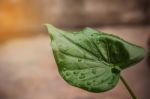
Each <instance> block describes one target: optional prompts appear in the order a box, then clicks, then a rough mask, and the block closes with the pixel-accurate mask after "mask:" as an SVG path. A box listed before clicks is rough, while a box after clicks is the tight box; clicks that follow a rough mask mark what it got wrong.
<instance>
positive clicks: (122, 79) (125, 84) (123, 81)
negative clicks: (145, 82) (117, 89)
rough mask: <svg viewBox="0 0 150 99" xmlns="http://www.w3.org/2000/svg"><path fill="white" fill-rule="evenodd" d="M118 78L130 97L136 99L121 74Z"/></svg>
mask: <svg viewBox="0 0 150 99" xmlns="http://www.w3.org/2000/svg"><path fill="white" fill-rule="evenodd" d="M120 79H121V81H122V83H123V84H124V86H125V87H126V88H127V90H128V92H129V94H130V95H131V97H132V99H137V97H136V95H135V94H134V92H133V91H132V89H131V88H130V86H129V85H128V83H127V81H126V80H125V79H124V78H123V76H120Z"/></svg>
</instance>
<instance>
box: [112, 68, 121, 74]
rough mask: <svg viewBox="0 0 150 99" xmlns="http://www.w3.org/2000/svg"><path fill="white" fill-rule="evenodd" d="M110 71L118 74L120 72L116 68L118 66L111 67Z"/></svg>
mask: <svg viewBox="0 0 150 99" xmlns="http://www.w3.org/2000/svg"><path fill="white" fill-rule="evenodd" d="M111 71H112V72H113V73H115V74H118V73H120V71H121V70H120V69H119V68H118V67H113V68H112V69H111Z"/></svg>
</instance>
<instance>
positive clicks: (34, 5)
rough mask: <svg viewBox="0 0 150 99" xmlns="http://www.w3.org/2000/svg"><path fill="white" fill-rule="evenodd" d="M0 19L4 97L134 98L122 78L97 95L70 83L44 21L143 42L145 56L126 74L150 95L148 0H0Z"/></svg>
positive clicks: (0, 91)
mask: <svg viewBox="0 0 150 99" xmlns="http://www.w3.org/2000/svg"><path fill="white" fill-rule="evenodd" d="M0 22H1V23H0V27H1V28H0V99H131V97H130V96H129V95H128V92H127V91H126V89H125V87H124V86H123V84H122V83H121V82H119V84H118V85H117V86H116V87H115V88H114V89H113V90H111V91H108V92H105V93H97V94H94V93H89V92H86V91H83V90H81V89H79V88H75V87H72V86H70V85H68V84H67V83H66V82H65V81H64V80H63V79H62V78H61V77H60V75H59V74H58V71H57V66H56V64H55V61H54V58H53V54H52V51H51V47H50V39H49V37H48V35H47V34H48V33H47V31H46V29H45V28H44V27H43V26H42V24H45V23H50V24H53V25H55V26H58V27H59V28H63V29H65V30H68V31H78V30H80V29H81V28H83V27H87V26H90V27H93V28H95V29H98V30H101V31H104V32H108V33H113V34H116V35H118V36H120V37H122V38H124V39H125V40H128V41H130V42H132V43H134V44H138V45H140V46H143V47H144V48H145V49H146V56H145V59H144V60H143V61H141V62H140V63H139V64H137V65H135V66H133V67H131V68H128V69H126V70H125V71H124V72H123V73H122V75H124V77H125V78H126V79H127V80H128V82H129V84H130V85H131V87H132V88H133V90H134V91H135V93H136V95H137V96H138V97H139V99H149V98H150V66H149V64H148V62H149V61H150V60H148V58H147V57H148V56H149V54H148V52H149V46H148V40H149V36H150V1H149V0H1V1H0Z"/></svg>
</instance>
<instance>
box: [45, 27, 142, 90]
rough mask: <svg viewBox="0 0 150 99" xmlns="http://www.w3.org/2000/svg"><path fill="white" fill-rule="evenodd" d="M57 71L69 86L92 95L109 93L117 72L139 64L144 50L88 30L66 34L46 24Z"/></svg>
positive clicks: (117, 77)
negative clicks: (89, 92)
mask: <svg viewBox="0 0 150 99" xmlns="http://www.w3.org/2000/svg"><path fill="white" fill-rule="evenodd" d="M47 28H48V31H49V33H50V37H51V44H52V49H53V53H54V57H55V60H56V63H57V65H58V70H59V73H60V74H61V76H62V77H63V78H64V79H65V81H67V82H68V83H69V84H71V85H73V86H76V87H79V88H82V89H85V90H87V91H91V92H103V91H107V90H110V89H112V88H113V87H114V86H115V85H116V84H117V82H118V80H119V78H120V72H121V71H122V70H123V69H125V68H127V67H129V66H131V65H133V64H135V63H137V62H139V61H140V60H142V59H143V57H144V49H143V48H142V47H139V46H137V45H133V44H131V43H128V42H126V41H124V40H123V39H121V38H119V37H117V36H114V35H111V34H106V33H103V32H98V31H96V30H93V29H91V28H85V29H83V30H82V31H80V32H65V31H63V30H60V29H57V28H55V27H54V26H52V25H49V24H47Z"/></svg>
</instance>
